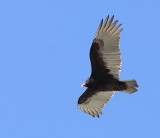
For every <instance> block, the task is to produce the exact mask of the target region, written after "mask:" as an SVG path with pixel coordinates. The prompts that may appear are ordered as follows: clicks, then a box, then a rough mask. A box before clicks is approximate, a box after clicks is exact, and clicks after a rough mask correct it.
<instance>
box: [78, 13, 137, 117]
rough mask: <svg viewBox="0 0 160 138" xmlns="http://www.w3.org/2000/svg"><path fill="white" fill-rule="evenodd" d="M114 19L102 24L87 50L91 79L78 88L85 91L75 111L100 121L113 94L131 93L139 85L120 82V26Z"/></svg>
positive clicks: (131, 81)
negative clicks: (105, 105) (104, 108)
mask: <svg viewBox="0 0 160 138" xmlns="http://www.w3.org/2000/svg"><path fill="white" fill-rule="evenodd" d="M113 19H114V16H112V17H111V18H109V16H107V17H106V19H105V20H104V21H103V19H102V20H101V22H100V24H99V27H98V29H97V32H96V35H95V37H94V40H93V42H92V45H91V48H90V61H91V75H90V77H89V78H88V79H87V80H86V81H85V82H84V83H83V84H82V85H81V86H85V87H87V89H86V91H85V92H84V93H83V94H82V95H81V96H80V97H79V99H78V108H79V109H81V110H82V111H83V112H85V113H88V114H89V115H91V116H93V117H95V116H97V117H98V118H99V115H100V114H102V108H103V106H104V104H106V103H107V102H108V101H109V100H110V99H111V97H112V96H113V95H114V93H115V91H120V92H125V93H134V92H136V91H137V88H138V85H137V82H136V81H135V80H119V72H120V65H121V53H120V49H119V39H120V32H121V31H122V30H123V29H119V28H120V26H121V25H122V24H118V25H116V24H117V22H118V20H116V21H113Z"/></svg>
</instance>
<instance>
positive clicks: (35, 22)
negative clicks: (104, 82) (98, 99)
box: [0, 0, 160, 138]
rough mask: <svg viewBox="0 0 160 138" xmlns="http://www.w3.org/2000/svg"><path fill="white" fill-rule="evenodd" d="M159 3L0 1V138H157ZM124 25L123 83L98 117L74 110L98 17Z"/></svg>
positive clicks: (159, 113) (87, 68)
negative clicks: (132, 83) (132, 82)
mask: <svg viewBox="0 0 160 138" xmlns="http://www.w3.org/2000/svg"><path fill="white" fill-rule="evenodd" d="M159 5H160V1H158V0H152V1H151V0H148V1H146V0H141V1H140V0H134V1H129V0H121V1H119V0H112V1H108V0H97V1H95V0H88V1H87V0H81V1H74V0H67V1H64V0H63V1H62V0H61V1H53V0H14V1H12V0H5V1H4V0H3V1H0V137H1V138H82V137H83V138H88V137H92V138H97V137H101V138H106V137H107V138H117V137H118V138H159V137H160V134H159V128H160V111H159V105H160V102H159V97H160V90H159V77H160V75H159V70H160V63H159V58H160V56H159V55H160V54H159V51H160V44H159V40H160V37H159V32H160V24H159V22H160V15H159V13H160V8H159ZM107 15H115V19H118V20H119V23H123V28H124V30H123V32H122V33H121V40H120V47H121V52H122V72H121V74H120V79H122V80H126V79H136V80H137V82H138V84H139V86H140V87H139V91H138V92H137V93H134V94H132V95H129V94H125V93H121V92H117V93H116V94H115V96H114V97H113V98H112V99H111V101H110V102H109V103H108V104H107V105H105V107H104V109H103V114H104V115H103V116H101V117H100V118H99V119H98V118H92V117H91V116H89V115H87V114H85V113H83V112H81V111H80V110H78V109H77V99H78V97H79V96H80V95H81V94H82V93H83V92H84V91H85V88H81V87H80V85H81V84H82V83H83V81H85V80H86V79H87V77H88V76H89V75H90V61H89V55H88V54H89V49H90V45H91V43H92V39H93V37H94V35H95V32H96V29H97V26H98V25H99V22H100V20H101V19H102V18H105V17H106V16H107Z"/></svg>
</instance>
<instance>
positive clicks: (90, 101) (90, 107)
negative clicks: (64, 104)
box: [78, 88, 115, 118]
mask: <svg viewBox="0 0 160 138" xmlns="http://www.w3.org/2000/svg"><path fill="white" fill-rule="evenodd" d="M114 93H115V92H114V91H98V90H93V89H91V88H88V89H87V90H86V91H85V92H84V93H83V94H82V95H81V96H80V98H79V100H78V108H79V109H81V110H82V111H83V112H85V113H88V114H89V115H91V116H93V117H94V116H97V117H98V118H99V114H102V108H103V106H104V105H105V104H106V103H107V102H108V101H109V100H110V99H111V97H112V96H113V95H114Z"/></svg>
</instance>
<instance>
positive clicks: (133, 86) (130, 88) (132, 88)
mask: <svg viewBox="0 0 160 138" xmlns="http://www.w3.org/2000/svg"><path fill="white" fill-rule="evenodd" d="M122 82H124V83H126V86H127V88H126V89H124V90H121V92H125V93H134V92H136V91H137V88H138V84H137V82H136V80H123V81H122Z"/></svg>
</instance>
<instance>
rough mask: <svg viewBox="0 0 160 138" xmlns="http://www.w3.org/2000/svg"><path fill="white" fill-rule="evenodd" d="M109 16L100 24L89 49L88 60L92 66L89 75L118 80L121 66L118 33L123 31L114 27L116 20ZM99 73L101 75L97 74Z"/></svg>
mask: <svg viewBox="0 0 160 138" xmlns="http://www.w3.org/2000/svg"><path fill="white" fill-rule="evenodd" d="M113 19H114V16H112V17H111V18H110V19H109V16H107V18H106V19H105V20H104V21H103V20H102V21H101V22H100V25H99V27H98V29H97V32H96V35H95V38H94V40H93V43H92V46H91V49H90V60H91V66H92V73H91V75H97V76H108V75H112V76H114V77H115V78H119V71H120V65H121V53H120V50H119V38H120V32H121V31H122V30H123V29H119V30H118V28H119V27H120V26H121V25H122V24H119V25H117V26H116V24H117V22H118V20H116V21H114V22H113ZM99 73H101V75H100V74H99Z"/></svg>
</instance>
